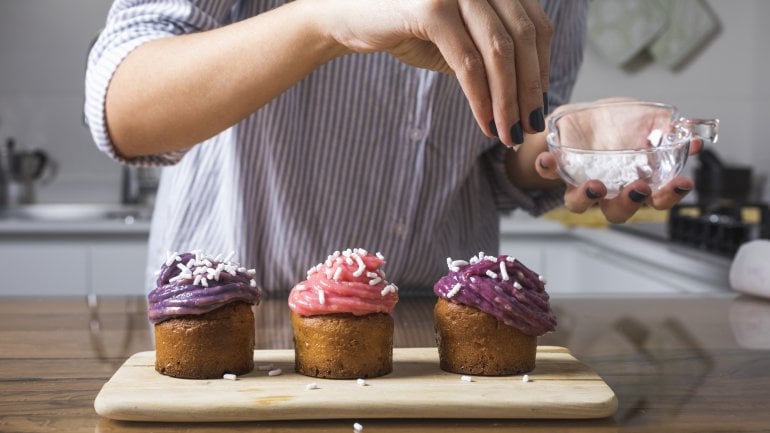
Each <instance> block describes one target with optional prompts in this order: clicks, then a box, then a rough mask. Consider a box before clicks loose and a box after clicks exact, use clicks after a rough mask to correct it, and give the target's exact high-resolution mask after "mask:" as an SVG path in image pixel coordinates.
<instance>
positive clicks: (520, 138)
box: [511, 122, 524, 144]
mask: <svg viewBox="0 0 770 433" xmlns="http://www.w3.org/2000/svg"><path fill="white" fill-rule="evenodd" d="M511 138H513V142H514V143H516V144H521V143H524V131H523V130H522V129H521V122H516V124H515V125H513V126H511Z"/></svg>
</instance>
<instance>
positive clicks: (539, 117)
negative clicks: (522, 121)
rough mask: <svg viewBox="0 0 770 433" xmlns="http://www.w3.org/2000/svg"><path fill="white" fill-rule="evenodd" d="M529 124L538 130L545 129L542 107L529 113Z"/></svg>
mask: <svg viewBox="0 0 770 433" xmlns="http://www.w3.org/2000/svg"><path fill="white" fill-rule="evenodd" d="M529 126H531V127H532V129H534V130H535V131H537V132H543V130H544V129H545V118H544V117H543V109H542V108H536V109H534V110H532V112H531V113H529Z"/></svg>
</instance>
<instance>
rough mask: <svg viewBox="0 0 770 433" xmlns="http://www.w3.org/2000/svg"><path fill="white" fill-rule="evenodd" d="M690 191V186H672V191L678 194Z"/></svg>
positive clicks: (685, 193)
mask: <svg viewBox="0 0 770 433" xmlns="http://www.w3.org/2000/svg"><path fill="white" fill-rule="evenodd" d="M690 191H692V190H691V189H690V188H682V187H681V186H677V187H674V192H675V193H677V194H679V195H687V193H688V192H690Z"/></svg>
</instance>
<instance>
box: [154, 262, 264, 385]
mask: <svg viewBox="0 0 770 433" xmlns="http://www.w3.org/2000/svg"><path fill="white" fill-rule="evenodd" d="M230 257H232V254H230V256H228V257H227V258H224V259H222V258H220V257H219V256H217V257H207V256H205V255H203V254H202V253H201V252H200V251H193V252H189V253H183V254H177V253H170V254H169V256H168V259H167V260H166V262H165V263H164V264H163V266H162V267H161V269H160V274H159V275H158V279H157V282H156V288H155V289H154V290H152V291H151V292H150V293H149V294H148V295H147V299H148V302H149V305H148V316H149V319H150V321H151V322H152V323H153V326H154V329H155V370H157V371H158V372H160V373H161V374H165V375H167V376H172V377H179V378H185V379H213V378H221V377H222V376H223V375H224V374H226V373H229V374H235V375H240V374H245V373H248V372H250V371H251V370H253V369H254V312H253V311H252V306H253V305H255V304H259V298H260V290H259V288H257V284H256V281H255V280H254V279H253V278H254V274H255V271H254V270H253V269H248V270H247V269H245V268H242V267H240V266H239V265H238V264H237V263H235V262H232V261H230Z"/></svg>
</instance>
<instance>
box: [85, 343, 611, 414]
mask: <svg viewBox="0 0 770 433" xmlns="http://www.w3.org/2000/svg"><path fill="white" fill-rule="evenodd" d="M254 362H255V365H256V368H255V369H254V371H253V372H251V373H249V374H247V375H243V376H240V377H239V378H238V380H235V381H233V380H225V379H214V380H186V379H175V378H171V377H167V376H163V375H161V374H159V373H157V372H156V371H155V368H154V363H155V352H140V353H137V354H135V355H133V356H131V357H130V358H129V359H128V360H127V361H126V362H125V363H124V364H123V365H122V366H121V367H120V368H119V369H118V371H117V372H115V374H114V375H113V376H112V378H111V379H110V380H109V381H108V382H107V383H106V384H105V385H104V386H103V387H102V389H101V391H100V392H99V395H98V396H97V397H96V401H95V402H94V407H95V408H96V412H97V413H98V414H99V415H101V416H103V417H106V418H111V419H116V420H127V421H185V422H197V421H260V420H295V419H339V418H355V419H363V418H603V417H607V416H610V415H612V414H613V413H614V412H615V410H616V409H617V399H616V397H615V394H614V393H613V392H612V390H611V389H610V387H609V386H607V384H606V383H605V382H604V381H603V380H602V379H601V378H600V377H599V376H598V375H597V374H596V373H594V372H593V371H592V370H591V369H590V368H588V367H587V366H586V365H584V364H583V363H581V362H580V361H578V360H577V359H575V358H574V357H573V356H572V355H571V354H570V353H569V351H568V350H567V349H565V348H563V347H554V346H541V347H538V352H537V366H536V368H535V370H534V371H532V372H530V373H529V382H524V381H523V380H522V376H521V375H519V376H503V377H482V376H473V377H472V379H473V381H472V382H467V381H464V380H461V375H458V374H452V373H447V372H444V371H442V370H440V369H439V367H438V351H437V350H436V348H397V349H394V350H393V372H392V373H390V374H388V375H386V376H383V377H379V378H374V379H367V380H366V385H365V386H361V385H358V384H357V383H356V381H355V380H333V379H317V378H311V377H307V376H302V375H299V374H297V373H295V372H294V351H293V350H257V351H254ZM269 364H272V365H273V367H272V368H280V369H281V370H282V371H283V373H282V374H281V375H278V376H268V372H267V371H266V370H260V368H259V367H260V366H268V365H269ZM311 383H315V384H316V385H317V386H318V389H307V385H308V384H311Z"/></svg>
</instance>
